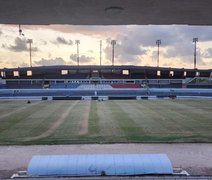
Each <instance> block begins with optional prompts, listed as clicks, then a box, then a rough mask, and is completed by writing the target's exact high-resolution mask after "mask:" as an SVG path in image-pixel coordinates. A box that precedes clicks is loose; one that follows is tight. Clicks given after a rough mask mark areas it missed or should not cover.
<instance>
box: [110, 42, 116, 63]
mask: <svg viewBox="0 0 212 180" xmlns="http://www.w3.org/2000/svg"><path fill="white" fill-rule="evenodd" d="M111 44H112V66H114V46H115V45H116V40H111Z"/></svg>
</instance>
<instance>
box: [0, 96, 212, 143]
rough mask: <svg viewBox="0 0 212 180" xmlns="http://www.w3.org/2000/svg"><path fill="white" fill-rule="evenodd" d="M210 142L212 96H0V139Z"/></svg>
mask: <svg viewBox="0 0 212 180" xmlns="http://www.w3.org/2000/svg"><path fill="white" fill-rule="evenodd" d="M120 142H123V143H129V142H131V143H132V142H148V143H149V142H150V143H151V142H158V143H159V142H212V101H209V100H176V99H175V100H141V101H136V100H126V101H125V100H116V101H115V100H114V101H101V102H99V101H32V102H31V104H27V103H26V101H19V100H16V101H6V100H5V101H0V144H5V145H6V144H78V143H120Z"/></svg>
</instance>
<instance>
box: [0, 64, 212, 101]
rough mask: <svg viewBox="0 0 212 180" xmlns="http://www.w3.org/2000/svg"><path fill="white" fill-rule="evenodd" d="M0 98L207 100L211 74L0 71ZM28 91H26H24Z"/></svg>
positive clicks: (119, 69)
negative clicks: (204, 97)
mask: <svg viewBox="0 0 212 180" xmlns="http://www.w3.org/2000/svg"><path fill="white" fill-rule="evenodd" d="M0 72H1V85H0V87H1V91H0V96H2V97H5V96H7V97H9V96H12V97H18V96H40V97H42V96H43V97H44V96H48V97H49V98H51V99H52V98H58V97H60V98H63V99H67V98H68V99H72V98H74V99H82V98H83V97H84V96H85V97H86V96H87V98H88V97H89V96H90V98H92V97H93V98H98V97H102V96H103V97H105V98H107V99H108V98H110V99H111V98H122V99H123V98H133V99H136V98H139V97H141V96H157V97H160V96H161V97H170V96H172V97H174V96H211V95H212V94H211V90H210V89H211V88H212V81H211V74H212V70H210V69H209V70H201V69H184V68H183V69H177V68H159V67H143V66H43V67H26V68H10V69H7V68H5V69H0ZM28 89H30V90H28Z"/></svg>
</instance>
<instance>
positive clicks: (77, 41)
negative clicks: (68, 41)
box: [75, 40, 80, 66]
mask: <svg viewBox="0 0 212 180" xmlns="http://www.w3.org/2000/svg"><path fill="white" fill-rule="evenodd" d="M75 44H76V45H77V65H78V66H79V44H80V40H76V41H75Z"/></svg>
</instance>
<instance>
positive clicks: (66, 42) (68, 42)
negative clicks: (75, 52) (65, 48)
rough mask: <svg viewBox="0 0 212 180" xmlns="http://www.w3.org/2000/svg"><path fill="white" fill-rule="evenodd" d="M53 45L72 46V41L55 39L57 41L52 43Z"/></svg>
mask: <svg viewBox="0 0 212 180" xmlns="http://www.w3.org/2000/svg"><path fill="white" fill-rule="evenodd" d="M54 44H62V45H73V41H72V40H66V39H65V38H63V37H57V39H56V41H55V42H54Z"/></svg>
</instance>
